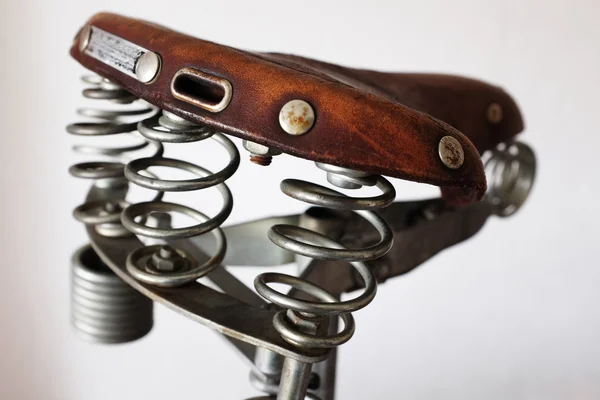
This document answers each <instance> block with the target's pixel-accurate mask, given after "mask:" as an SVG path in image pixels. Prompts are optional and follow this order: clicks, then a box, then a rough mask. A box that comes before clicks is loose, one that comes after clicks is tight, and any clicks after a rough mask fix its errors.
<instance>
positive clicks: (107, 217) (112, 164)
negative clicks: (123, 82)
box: [67, 76, 163, 236]
mask: <svg viewBox="0 0 600 400" xmlns="http://www.w3.org/2000/svg"><path fill="white" fill-rule="evenodd" d="M82 80H83V82H84V83H86V84H87V85H89V86H90V87H87V88H85V89H84V90H83V96H84V97H86V98H88V99H93V100H106V101H109V102H111V103H116V104H123V105H125V104H131V103H133V102H134V101H136V100H137V99H136V98H135V97H134V96H133V95H132V94H131V93H129V92H127V91H125V90H123V89H121V88H120V87H119V86H118V85H116V84H114V83H111V82H110V81H108V80H106V79H104V78H101V77H98V76H84V77H83V78H82ZM152 112H156V109H155V108H154V107H152V106H150V105H148V104H147V103H146V104H145V105H144V106H142V107H139V108H136V109H126V108H124V107H123V108H122V109H113V110H104V109H99V108H80V109H78V110H77V113H78V114H79V115H81V116H84V117H87V118H91V119H93V121H91V122H77V123H74V124H70V125H69V126H67V132H69V133H71V134H72V135H77V136H85V137H99V136H111V135H122V134H126V135H129V136H135V137H136V138H137V139H138V143H136V144H134V145H130V146H124V147H101V146H94V145H75V146H73V150H74V151H75V152H78V153H82V154H90V155H96V156H102V157H103V158H104V159H106V158H108V159H109V160H110V161H91V162H83V163H78V164H75V165H73V166H71V168H69V172H70V173H71V175H73V176H75V177H78V178H85V179H92V180H93V181H94V185H95V186H97V187H101V188H113V189H114V188H116V187H120V186H121V187H123V186H124V187H125V188H124V189H125V191H126V186H127V181H126V180H125V177H124V167H125V164H124V162H126V161H128V154H129V153H132V152H135V151H137V150H141V149H144V148H146V147H148V146H150V145H152V146H154V148H155V151H154V156H160V155H161V154H162V152H163V147H162V145H161V144H160V143H156V142H151V141H149V140H146V139H144V138H143V137H140V136H139V135H137V136H136V134H135V131H136V130H137V123H138V121H134V122H128V121H126V120H127V119H132V118H135V117H137V116H147V115H148V114H150V113H152ZM161 196H162V194H160V193H159V195H158V196H157V198H155V200H160V197H161ZM126 205H127V204H126V203H125V202H124V201H123V199H119V198H117V199H115V200H114V201H106V200H103V201H87V202H85V203H83V204H81V205H80V206H78V207H77V208H75V210H74V211H73V215H74V217H75V218H76V219H77V220H79V221H81V222H83V223H85V224H91V225H94V226H95V227H96V230H97V231H98V232H99V233H101V234H103V235H105V236H123V235H127V234H129V232H128V231H127V230H126V229H125V228H123V226H122V225H121V224H120V214H121V210H122V209H123V208H124V207H126Z"/></svg>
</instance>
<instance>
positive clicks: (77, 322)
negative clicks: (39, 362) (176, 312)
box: [71, 245, 153, 343]
mask: <svg viewBox="0 0 600 400" xmlns="http://www.w3.org/2000/svg"><path fill="white" fill-rule="evenodd" d="M71 299H72V301H71V322H72V325H73V327H74V329H75V332H76V333H77V334H78V335H79V336H80V337H81V338H83V339H84V340H87V341H90V342H93V343H126V342H131V341H133V340H136V339H139V338H141V337H143V336H144V335H146V334H147V333H148V332H149V331H150V330H151V329H152V324H153V319H152V307H153V303H152V301H151V300H150V299H148V298H146V297H145V296H143V295H142V294H140V293H139V292H137V291H136V290H135V289H133V288H132V287H131V286H129V285H128V284H127V283H125V282H124V281H123V280H121V278H119V277H118V276H116V275H115V274H114V273H113V272H112V271H111V270H110V268H108V267H107V266H106V265H105V264H104V263H103V262H102V261H101V260H100V258H99V257H98V255H97V254H96V253H95V252H94V250H93V249H92V248H91V246H89V245H86V246H83V247H82V248H80V249H79V250H78V251H77V252H76V253H75V254H74V255H73V260H72V281H71Z"/></svg>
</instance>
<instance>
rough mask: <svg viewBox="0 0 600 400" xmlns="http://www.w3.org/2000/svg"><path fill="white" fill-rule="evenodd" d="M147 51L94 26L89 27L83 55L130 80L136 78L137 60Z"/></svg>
mask: <svg viewBox="0 0 600 400" xmlns="http://www.w3.org/2000/svg"><path fill="white" fill-rule="evenodd" d="M148 51H149V50H147V49H145V48H143V47H140V46H138V45H137V44H135V43H131V42H130V41H128V40H125V39H123V38H121V37H119V36H116V35H113V34H112V33H109V32H106V31H104V30H102V29H100V28H96V27H95V26H92V27H91V32H90V37H89V43H88V45H87V47H86V48H85V54H87V55H89V56H91V57H93V58H95V59H96V60H98V61H101V62H103V63H104V64H106V65H109V66H111V67H113V68H114V69H116V70H118V71H121V72H122V73H124V74H126V75H129V76H131V77H132V78H136V75H135V67H136V64H137V62H138V60H139V59H140V57H141V56H142V55H143V54H144V53H146V52H148ZM136 79H137V78H136Z"/></svg>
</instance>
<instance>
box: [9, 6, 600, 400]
mask: <svg viewBox="0 0 600 400" xmlns="http://www.w3.org/2000/svg"><path fill="white" fill-rule="evenodd" d="M598 9H599V7H598V3H597V2H594V1H591V0H590V1H584V0H572V1H549V0H545V1H543V0H539V1H493V2H486V1H481V0H474V1H463V0H460V1H458V0H454V1H443V0H438V1H397V2H394V1H388V2H377V1H360V2H351V1H343V2H326V1H318V2H310V1H302V2H283V1H273V2H260V1H231V2H226V1H222V2H221V1H211V2H208V1H202V0H196V1H190V2H183V1H169V2H166V1H156V0H147V1H145V2H122V1H117V0H115V1H102V0H96V1H91V0H78V1H42V0H37V1H34V0H21V1H8V0H3V1H2V3H1V4H0V29H1V30H2V32H1V36H0V50H1V55H0V60H1V62H0V83H1V86H0V91H1V92H0V93H1V96H0V110H2V111H0V112H1V113H2V121H3V129H2V136H1V137H0V141H1V144H0V157H1V158H0V163H1V165H0V176H1V178H2V180H1V182H2V188H3V189H2V190H3V192H2V196H1V197H0V199H1V200H0V202H1V209H2V215H3V218H2V231H1V232H2V237H1V241H0V246H1V249H2V263H1V264H2V272H1V274H2V275H1V277H2V284H1V286H0V301H1V303H0V324H1V325H0V327H1V328H0V398H2V399H6V400H12V399H45V400H50V399H60V400H84V399H85V400H100V399H102V400H104V399H144V400H155V399H161V400H162V399H178V400H179V399H180V400H184V399H190V400H191V399H239V398H247V397H251V396H252V395H255V394H257V392H255V391H254V389H253V388H252V387H251V386H250V384H249V383H248V379H247V375H248V370H247V368H246V367H245V365H244V364H243V363H242V362H241V361H240V359H239V358H238V357H237V355H235V354H234V353H233V352H232V351H231V350H230V349H229V347H227V345H226V344H225V343H224V342H223V341H222V340H221V339H219V338H218V337H217V336H216V335H215V334H214V333H213V332H211V331H210V330H209V329H208V328H205V327H203V326H200V325H197V324H194V323H192V322H189V321H187V320H185V319H183V318H182V317H179V316H178V315H175V314H174V313H172V312H170V311H168V310H166V309H164V308H162V307H158V306H157V307H156V314H155V317H156V326H155V328H154V330H153V331H152V332H151V334H150V335H149V336H147V337H145V338H144V339H143V340H141V341H139V342H136V343H133V344H130V345H120V346H113V347H97V346H93V345H89V344H86V343H83V342H80V341H78V340H76V338H75V337H74V336H73V334H72V332H71V330H70V327H69V314H68V309H69V306H68V304H69V290H68V288H69V258H70V255H71V252H72V251H73V250H74V249H75V248H76V247H77V246H79V245H81V244H83V243H84V242H85V236H84V232H83V228H82V227H81V226H80V225H79V224H78V223H76V222H75V221H74V220H73V219H72V218H71V216H70V213H71V210H72V208H73V207H74V206H76V205H77V204H78V203H79V202H80V201H81V200H82V199H83V196H84V193H85V190H86V187H87V183H86V182H81V181H79V180H76V179H74V178H71V177H70V176H69V175H68V174H67V168H68V166H69V165H70V164H71V163H73V162H74V161H76V157H75V156H74V155H72V153H71V151H70V146H71V145H72V144H73V143H74V142H75V140H74V138H73V137H69V135H67V134H66V133H65V132H64V126H65V125H66V124H67V123H69V122H71V121H72V120H73V119H74V109H75V108H76V107H77V106H78V105H79V104H81V100H80V99H81V98H80V95H79V91H80V88H81V86H80V83H79V80H78V77H79V75H81V74H82V73H83V70H82V68H81V67H80V66H79V65H77V64H76V63H75V62H74V61H73V60H72V59H70V57H69V56H68V48H69V46H70V45H71V41H72V39H73V36H74V35H75V33H76V32H77V30H78V29H79V27H80V26H81V25H82V24H83V23H84V22H85V20H86V19H87V18H88V17H90V16H91V15H92V14H93V13H95V12H97V11H103V10H110V11H115V12H119V13H122V14H125V15H129V16H134V17H139V18H144V19H148V20H151V21H154V22H158V23H160V24H163V25H166V26H169V27H173V28H177V29H178V30H181V31H184V32H187V33H191V34H194V35H196V36H199V37H202V38H205V39H209V40H213V41H216V42H220V43H223V44H228V45H232V46H235V47H240V48H246V49H254V50H261V51H279V52H288V53H295V54H298V55H304V56H309V57H313V58H317V59H322V60H326V61H330V62H335V63H340V64H343V65H348V66H354V67H364V68H372V69H380V70H389V71H418V72H425V71H434V72H444V73H456V74H462V75H467V76H471V77H476V78H479V79H483V80H486V81H489V82H492V83H495V84H499V85H501V86H503V87H504V88H505V89H506V90H508V91H509V93H511V94H512V95H513V96H514V97H515V98H516V99H517V102H518V103H519V105H520V107H521V109H522V111H523V113H524V115H525V120H526V130H525V132H524V136H523V139H524V140H525V141H527V142H528V143H530V144H531V145H532V146H533V147H534V149H535V150H536V153H537V156H538V160H539V175H538V179H537V182H536V187H535V191H534V193H533V196H532V197H531V199H530V201H529V202H528V203H527V204H526V206H525V207H524V208H523V209H522V211H521V212H520V213H518V214H517V215H516V216H515V217H514V218H510V219H507V220H502V221H500V220H498V219H497V218H494V219H492V220H491V221H489V223H488V224H487V225H486V226H485V228H484V229H483V230H482V232H481V233H480V234H479V235H478V236H477V237H476V238H474V239H472V240H470V241H469V242H467V243H465V244H463V245H460V246H457V247H456V248H453V249H451V250H449V251H446V252H445V253H443V255H441V256H438V257H436V258H435V259H433V260H431V261H430V262H428V263H426V264H425V265H424V266H422V267H421V268H419V269H418V270H417V271H415V272H413V273H411V274H409V275H406V276H404V277H402V278H398V279H396V280H394V281H390V282H387V283H386V284H384V285H382V286H381V287H380V291H379V293H378V297H377V298H376V300H375V301H374V303H373V304H372V305H370V306H369V307H367V308H366V309H365V310H363V311H361V312H359V313H358V314H357V315H356V319H357V333H356V335H355V337H354V338H353V339H352V340H351V341H350V342H349V343H348V344H347V345H345V346H343V348H342V350H341V354H340V362H339V378H338V379H339V380H338V398H340V399H400V398H402V399H598V398H600V346H599V345H598V340H599V339H600V311H599V308H600V290H599V288H600V268H599V267H600V266H599V265H598V258H599V257H598V256H599V255H600V252H599V250H598V247H599V244H598V240H599V239H600V235H599V233H600V229H599V228H598V222H599V221H598V216H597V211H596V210H597V204H598V194H599V192H598V184H599V183H600V181H599V178H598V166H597V162H598V161H597V160H598V158H597V154H598V151H599V150H598V148H599V147H600V134H599V132H598V117H597V116H598V105H599V102H598V98H599V89H600V78H599V71H600V24H599V22H598V21H599V13H598ZM238 143H239V142H238ZM184 152H185V151H184ZM192 156H193V155H192ZM242 156H243V159H244V160H245V161H244V162H243V163H242V166H241V168H240V171H239V173H238V174H237V175H236V176H234V177H233V178H232V179H231V180H230V181H229V182H230V183H229V185H230V187H231V189H232V191H233V193H234V195H235V196H236V206H235V209H234V212H233V214H232V216H231V218H230V221H231V222H239V221H243V220H247V219H253V218H258V217H262V216H267V215H271V214H285V213H290V212H301V211H302V210H303V209H304V205H302V204H301V203H298V202H295V201H293V200H291V199H288V198H286V197H285V196H284V195H283V194H281V193H280V192H279V190H278V183H279V181H280V180H281V179H283V178H285V177H304V178H306V177H308V178H311V179H314V180H317V181H319V182H322V181H323V176H322V174H321V173H320V172H319V171H318V170H316V168H314V167H313V166H312V164H311V163H309V162H304V161H300V160H295V159H292V158H291V157H286V156H283V157H279V158H278V159H275V164H274V165H276V167H271V168H266V169H260V168H259V167H256V166H254V165H251V164H249V163H248V162H247V161H246V155H245V154H244V153H242ZM206 158H207V156H206V155H203V159H202V160H199V161H198V160H197V162H200V163H203V164H204V159H206ZM215 162H216V161H215ZM207 163H208V164H209V165H210V164H211V163H212V161H211V159H210V158H208V159H207ZM394 183H395V184H396V186H397V189H398V198H399V199H406V198H415V197H421V196H426V195H432V194H435V193H436V191H435V190H434V189H432V188H429V187H425V186H422V185H416V184H405V183H400V182H398V181H394ZM258 188H259V189H260V193H259V190H257V189H258ZM256 273H257V270H255V269H249V270H247V271H246V272H245V273H244V277H245V278H244V279H247V280H250V279H251V277H252V276H254V275H255V274H256Z"/></svg>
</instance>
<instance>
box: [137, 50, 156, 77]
mask: <svg viewBox="0 0 600 400" xmlns="http://www.w3.org/2000/svg"><path fill="white" fill-rule="evenodd" d="M160 67H161V61H160V56H159V55H158V54H156V53H153V52H151V51H147V52H145V53H144V54H142V56H141V57H140V58H139V59H138V61H137V63H136V64H135V76H136V77H137V79H138V80H139V81H140V82H143V83H150V82H152V81H153V80H154V79H155V78H156V77H157V76H158V73H159V72H160Z"/></svg>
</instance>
